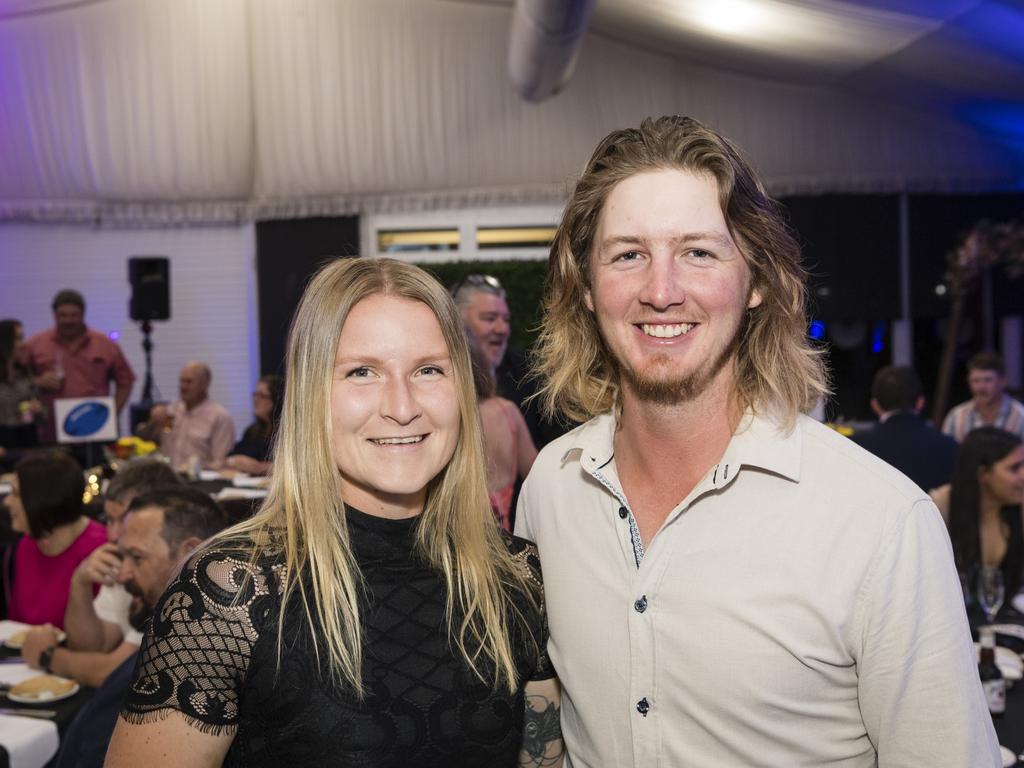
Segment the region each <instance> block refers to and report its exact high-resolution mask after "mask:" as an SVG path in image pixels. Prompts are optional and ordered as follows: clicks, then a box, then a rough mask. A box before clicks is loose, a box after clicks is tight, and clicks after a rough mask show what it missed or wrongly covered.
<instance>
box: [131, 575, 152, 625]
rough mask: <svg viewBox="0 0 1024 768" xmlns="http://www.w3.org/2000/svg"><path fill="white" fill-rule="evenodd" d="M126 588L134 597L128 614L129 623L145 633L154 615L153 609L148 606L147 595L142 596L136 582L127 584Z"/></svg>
mask: <svg viewBox="0 0 1024 768" xmlns="http://www.w3.org/2000/svg"><path fill="white" fill-rule="evenodd" d="M124 588H125V590H127V591H128V594H130V595H131V596H132V604H131V608H130V609H129V612H128V623H129V624H131V625H132V627H133V628H134V629H137V630H138V631H139V632H145V631H146V625H147V624H148V623H149V619H150V617H151V616H152V615H153V609H152V608H151V607H150V606H148V605H146V598H145V595H143V594H142V589H140V588H139V585H138V584H136V583H135V582H134V581H129V582H126V583H125V585H124Z"/></svg>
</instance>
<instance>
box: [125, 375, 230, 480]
mask: <svg viewBox="0 0 1024 768" xmlns="http://www.w3.org/2000/svg"><path fill="white" fill-rule="evenodd" d="M211 379H212V374H211V373H210V368H209V366H208V365H206V364H205V363H199V362H191V363H188V364H187V365H186V366H185V367H184V368H182V369H181V374H180V376H179V379H178V394H179V396H180V398H181V399H180V400H177V401H176V402H174V403H172V404H171V405H170V406H167V405H157V406H154V407H153V410H152V411H151V412H150V414H149V421H147V422H145V423H144V424H141V425H139V429H138V432H139V434H140V435H141V436H142V437H145V438H148V439H150V440H156V441H157V442H159V443H160V450H161V451H163V453H164V454H165V455H166V456H167V457H168V458H169V459H170V460H171V466H172V467H174V468H175V469H180V468H182V467H187V466H188V465H189V464H191V462H192V457H193V456H195V457H197V458H198V459H199V465H200V466H201V467H202V468H203V469H218V468H220V467H221V466H223V464H224V459H225V458H226V457H227V455H228V451H229V450H231V446H233V445H234V444H235V425H234V423H233V422H232V421H231V416H229V415H228V412H227V410H226V409H225V408H224V406H223V405H221V404H220V403H215V402H214V401H213V400H210V398H209V396H208V395H209V389H210V380H211Z"/></svg>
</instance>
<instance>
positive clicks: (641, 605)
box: [633, 595, 647, 613]
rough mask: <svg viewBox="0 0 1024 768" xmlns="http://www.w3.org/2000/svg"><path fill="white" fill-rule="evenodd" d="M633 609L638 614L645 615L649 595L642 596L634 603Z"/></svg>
mask: <svg viewBox="0 0 1024 768" xmlns="http://www.w3.org/2000/svg"><path fill="white" fill-rule="evenodd" d="M633 609H634V610H635V611H636V612H637V613H643V612H644V611H646V610H647V595H640V599H639V600H637V601H636V602H635V603H633Z"/></svg>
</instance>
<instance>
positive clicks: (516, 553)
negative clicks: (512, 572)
mask: <svg viewBox="0 0 1024 768" xmlns="http://www.w3.org/2000/svg"><path fill="white" fill-rule="evenodd" d="M503 535H504V537H505V543H506V545H507V546H508V551H509V554H511V555H512V560H513V561H514V562H515V563H516V565H518V566H519V567H520V569H521V572H522V574H523V575H524V576H525V577H526V581H527V583H529V584H530V585H532V586H533V587H534V588H535V589H536V593H535V594H536V596H537V597H538V603H539V606H540V610H537V609H536V608H533V609H532V610H530V611H529V613H528V616H529V619H530V627H529V630H530V633H531V635H532V638H533V643H531V646H532V645H534V644H535V645H536V651H535V652H534V653H533V654H531V655H532V657H533V659H534V663H533V664H532V666H531V668H530V669H529V670H527V674H526V678H525V679H526V680H528V681H531V682H533V681H537V680H550V679H551V678H553V677H555V670H554V667H552V666H551V660H550V659H549V658H548V650H547V649H548V617H547V609H546V605H545V603H544V579H543V578H542V577H541V572H540V555H538V554H537V546H536V545H535V544H532V543H531V542H529V541H527V540H526V539H520V538H519V537H518V536H512V535H510V534H507V533H504V534H503Z"/></svg>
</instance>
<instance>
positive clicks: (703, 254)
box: [690, 248, 714, 260]
mask: <svg viewBox="0 0 1024 768" xmlns="http://www.w3.org/2000/svg"><path fill="white" fill-rule="evenodd" d="M690 255H691V256H693V257H694V258H695V259H698V260H704V259H711V258H714V254H712V253H711V251H705V250H702V249H700V248H694V249H693V250H691V251H690Z"/></svg>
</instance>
